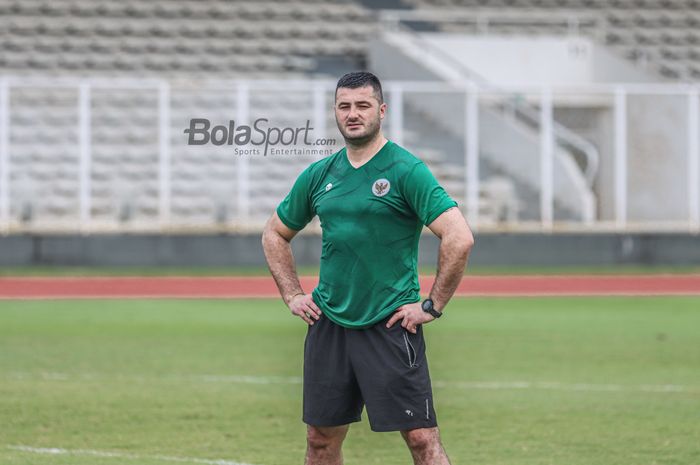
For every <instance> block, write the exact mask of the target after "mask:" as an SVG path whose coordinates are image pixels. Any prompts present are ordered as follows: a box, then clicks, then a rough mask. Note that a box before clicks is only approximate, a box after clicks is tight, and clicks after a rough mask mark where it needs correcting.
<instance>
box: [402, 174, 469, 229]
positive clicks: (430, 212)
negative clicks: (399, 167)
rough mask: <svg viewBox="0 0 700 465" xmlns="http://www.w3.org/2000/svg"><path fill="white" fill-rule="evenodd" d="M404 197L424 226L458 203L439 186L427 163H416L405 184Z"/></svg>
mask: <svg viewBox="0 0 700 465" xmlns="http://www.w3.org/2000/svg"><path fill="white" fill-rule="evenodd" d="M403 192H404V197H405V199H406V201H407V202H408V204H409V205H410V206H411V208H412V209H413V211H414V212H415V213H416V215H417V216H418V218H419V219H420V220H421V222H422V223H423V224H424V225H429V224H430V223H432V222H433V221H435V218H437V217H438V216H440V215H441V214H442V213H443V212H444V211H445V210H447V209H448V208H451V207H456V206H457V202H455V201H454V200H452V198H451V197H450V196H449V195H448V194H447V192H445V189H443V188H442V186H441V185H440V184H438V182H437V179H435V176H433V173H431V172H430V170H429V169H428V167H427V166H426V165H425V163H423V162H420V163H416V164H415V165H414V166H413V168H411V171H409V173H408V174H407V175H406V178H405V180H404V183H403Z"/></svg>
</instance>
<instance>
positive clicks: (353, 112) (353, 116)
mask: <svg viewBox="0 0 700 465" xmlns="http://www.w3.org/2000/svg"><path fill="white" fill-rule="evenodd" d="M359 114H360V112H358V111H357V107H350V111H349V112H348V119H357V117H358V116H359Z"/></svg>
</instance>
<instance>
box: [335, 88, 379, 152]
mask: <svg viewBox="0 0 700 465" xmlns="http://www.w3.org/2000/svg"><path fill="white" fill-rule="evenodd" d="M385 112H386V103H382V104H381V105H380V104H379V101H378V100H377V97H376V96H375V94H374V90H373V89H372V86H365V87H358V88H357V89H350V88H347V87H341V88H340V89H338V91H337V93H336V96H335V121H336V123H337V124H338V129H339V130H340V133H341V134H342V135H343V138H345V141H346V142H350V143H355V144H362V143H364V142H368V141H370V140H372V139H373V138H374V137H375V136H376V135H377V133H378V132H379V129H380V127H381V120H382V119H384V114H385Z"/></svg>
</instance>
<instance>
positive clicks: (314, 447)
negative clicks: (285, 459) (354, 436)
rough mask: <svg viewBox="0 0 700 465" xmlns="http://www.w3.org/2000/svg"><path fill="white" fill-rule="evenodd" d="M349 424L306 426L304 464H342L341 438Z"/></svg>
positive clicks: (343, 436) (342, 438)
mask: <svg viewBox="0 0 700 465" xmlns="http://www.w3.org/2000/svg"><path fill="white" fill-rule="evenodd" d="M349 428H350V425H341V426H311V425H308V426H307V430H306V460H305V461H304V465H342V464H343V453H342V451H341V448H342V447H343V440H344V439H345V435H347V434H348V429H349Z"/></svg>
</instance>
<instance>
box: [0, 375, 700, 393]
mask: <svg viewBox="0 0 700 465" xmlns="http://www.w3.org/2000/svg"><path fill="white" fill-rule="evenodd" d="M1 378H9V379H16V380H35V379H41V380H46V381H71V380H119V379H123V380H129V381H148V382H153V381H180V382H182V381H190V382H198V383H201V382H203V383H222V384H227V383H230V384H261V385H267V384H282V385H290V384H302V378H301V377H298V376H249V375H162V376H154V375H123V374H114V375H109V374H105V373H78V374H68V373H56V372H41V373H28V372H11V373H4V374H3V373H0V379H1ZM432 384H433V386H434V387H437V388H453V389H465V390H507V389H510V390H518V389H537V390H551V391H582V392H658V393H683V392H689V393H700V386H694V385H682V384H596V383H561V382H556V381H551V382H550V381H444V380H435V381H433V383H432Z"/></svg>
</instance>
